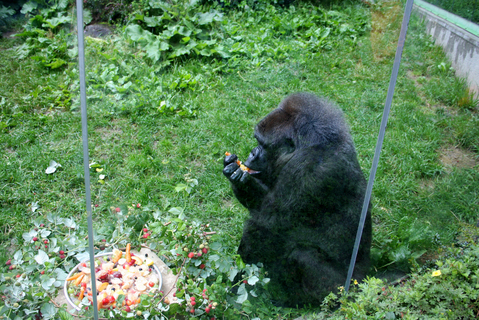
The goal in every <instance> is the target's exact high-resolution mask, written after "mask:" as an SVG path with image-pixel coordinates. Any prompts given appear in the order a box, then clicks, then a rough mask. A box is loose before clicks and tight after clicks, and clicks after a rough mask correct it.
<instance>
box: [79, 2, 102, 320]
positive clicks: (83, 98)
mask: <svg viewBox="0 0 479 320" xmlns="http://www.w3.org/2000/svg"><path fill="white" fill-rule="evenodd" d="M76 5H77V31H78V32H77V35H78V65H79V70H80V104H81V120H82V138H83V169H84V175H85V198H86V210H87V213H88V251H89V252H90V273H91V274H92V275H94V274H95V252H94V249H93V242H94V241H93V221H92V211H91V193H90V192H91V191H90V165H89V163H90V159H89V157H88V154H89V151H88V119H87V110H86V86H85V50H84V49H85V44H84V35H83V1H82V0H76ZM91 280H92V281H91V289H92V294H93V295H92V298H93V316H94V319H95V320H98V304H97V295H96V294H97V291H96V281H95V277H93V278H92V279H91Z"/></svg>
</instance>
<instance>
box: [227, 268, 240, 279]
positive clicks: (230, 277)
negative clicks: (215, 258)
mask: <svg viewBox="0 0 479 320" xmlns="http://www.w3.org/2000/svg"><path fill="white" fill-rule="evenodd" d="M237 274H238V269H237V268H233V269H231V270H230V274H229V275H228V279H229V280H230V281H231V282H233V281H234V279H235V277H236V275H237Z"/></svg>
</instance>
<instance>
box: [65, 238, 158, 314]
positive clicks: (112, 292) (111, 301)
mask: <svg viewBox="0 0 479 320" xmlns="http://www.w3.org/2000/svg"><path fill="white" fill-rule="evenodd" d="M130 249H131V246H130V244H128V245H127V246H126V250H125V252H123V251H121V250H119V249H113V252H111V253H101V254H98V255H96V256H95V275H94V279H96V282H95V283H96V290H97V293H98V295H97V303H98V310H99V309H108V308H110V307H111V308H121V309H123V310H125V311H127V312H130V311H131V310H133V309H135V307H136V305H137V304H138V303H140V301H141V298H140V296H141V295H142V294H147V295H153V294H155V293H157V292H158V291H160V290H161V286H162V283H163V281H162V277H161V272H160V270H159V269H158V267H157V266H156V265H155V264H154V262H153V260H152V259H151V258H149V257H148V256H147V255H146V254H145V256H144V257H143V256H139V255H138V256H137V255H135V254H134V253H133V252H131V250H130ZM92 278H93V277H92V276H91V267H90V259H88V260H87V261H83V262H81V263H79V264H78V265H77V266H75V268H73V269H72V270H71V271H70V273H69V274H68V276H67V279H66V281H65V285H64V288H63V289H64V292H65V297H66V299H67V301H68V303H69V304H70V305H71V306H72V307H73V308H75V309H77V310H80V309H81V306H80V305H81V302H82V301H83V302H84V303H87V300H85V298H87V299H88V300H89V301H90V303H92V302H93V298H92V297H93V293H92V287H91V286H92V281H91V280H92Z"/></svg>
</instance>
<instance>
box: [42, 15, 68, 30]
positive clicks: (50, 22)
mask: <svg viewBox="0 0 479 320" xmlns="http://www.w3.org/2000/svg"><path fill="white" fill-rule="evenodd" d="M45 22H46V23H47V25H45V24H44V25H43V26H44V27H48V26H49V27H50V28H52V29H53V28H55V27H57V26H59V25H61V24H63V23H66V22H71V19H70V17H68V16H60V13H59V14H58V16H56V17H54V18H51V19H46V20H45Z"/></svg>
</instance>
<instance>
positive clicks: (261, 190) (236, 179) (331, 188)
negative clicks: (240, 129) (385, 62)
mask: <svg viewBox="0 0 479 320" xmlns="http://www.w3.org/2000/svg"><path fill="white" fill-rule="evenodd" d="M255 138H256V140H257V141H258V146H257V147H256V148H254V149H253V150H252V151H251V153H250V155H249V157H248V159H247V160H246V161H245V163H244V165H245V166H246V167H248V168H249V169H248V170H245V169H244V168H243V169H242V168H240V166H239V165H238V163H237V162H236V161H237V156H236V155H234V154H233V155H229V156H226V157H225V160H224V165H225V167H224V170H223V173H224V175H225V176H226V177H227V178H228V179H229V180H230V181H231V185H232V188H233V191H234V193H235V195H236V197H237V198H238V200H239V201H240V202H241V203H242V204H243V205H244V206H245V207H246V208H248V209H249V211H250V218H249V219H248V220H247V221H246V222H245V226H244V229H243V236H242V239H241V243H240V246H239V249H238V252H239V254H240V255H241V257H242V258H243V260H244V261H245V262H246V263H257V262H263V263H264V266H265V269H266V270H267V271H269V275H270V276H271V280H272V281H271V283H272V285H271V287H272V288H273V293H274V294H275V296H276V298H277V299H281V300H283V302H285V303H286V304H288V305H304V304H312V305H319V304H320V303H321V301H322V299H323V298H324V297H325V296H326V295H327V294H328V293H329V292H331V291H335V290H336V289H337V287H338V286H341V285H344V281H345V280H346V276H347V270H348V266H349V259H350V257H351V253H352V250H353V246H354V241H355V236H356V231H357V227H358V223H359V218H360V215H361V207H362V202H363V199H364V193H365V188H366V181H365V179H364V176H363V173H362V171H361V168H360V166H359V163H358V161H357V157H356V151H355V148H354V144H353V141H352V138H351V135H350V134H349V131H348V127H347V125H346V123H345V121H344V119H343V116H342V112H341V111H340V110H339V109H337V108H336V107H334V106H332V105H331V104H330V103H328V102H327V101H325V100H322V99H319V98H318V97H316V96H314V95H312V94H308V93H297V94H293V95H291V96H289V97H287V98H286V99H284V100H283V101H282V102H281V103H280V104H279V106H278V108H277V109H275V110H273V111H272V112H271V113H270V114H269V115H267V116H266V117H265V118H264V119H263V120H261V121H260V122H259V124H258V125H257V126H256V128H255ZM370 244H371V219H370V214H369V213H368V217H367V219H366V225H365V228H364V233H363V237H362V241H361V245H360V250H359V253H358V258H357V262H356V270H355V273H354V274H353V277H354V278H355V279H360V278H362V277H363V276H364V275H365V273H366V272H367V269H368V268H369V250H370Z"/></svg>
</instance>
